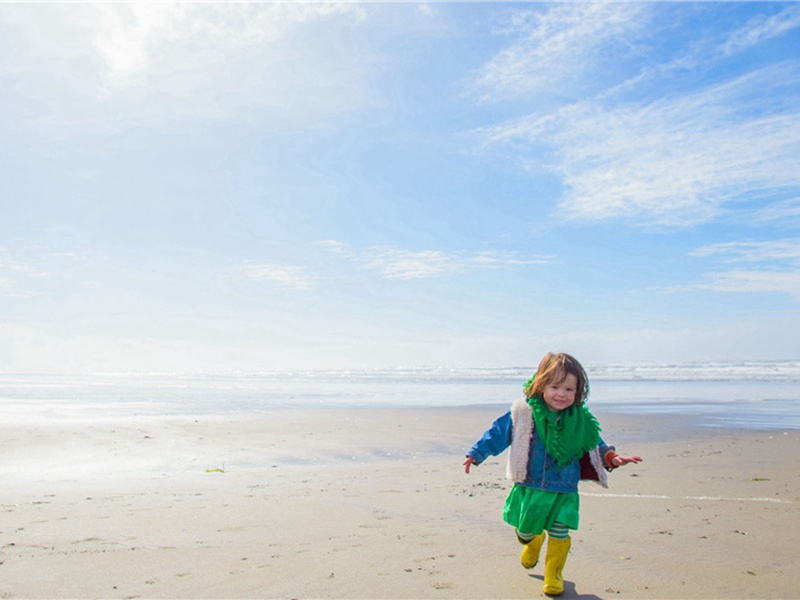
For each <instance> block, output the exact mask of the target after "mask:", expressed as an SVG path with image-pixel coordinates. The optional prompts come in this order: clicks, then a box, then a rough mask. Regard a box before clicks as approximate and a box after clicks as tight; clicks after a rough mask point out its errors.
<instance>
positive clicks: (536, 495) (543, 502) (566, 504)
mask: <svg viewBox="0 0 800 600" xmlns="http://www.w3.org/2000/svg"><path fill="white" fill-rule="evenodd" d="M580 507H581V502H580V497H579V496H578V493H577V492H572V493H561V492H547V491H545V490H535V489H533V488H529V487H525V486H524V485H519V484H514V487H513V488H511V492H510V493H509V494H508V498H507V499H506V505H505V508H504V509H503V520H504V521H505V522H506V523H508V524H509V525H511V526H512V527H516V529H517V531H519V532H521V533H529V534H534V535H539V534H540V533H542V532H543V531H546V530H548V529H550V528H551V527H552V526H553V523H556V522H558V523H563V524H564V525H566V526H567V527H569V528H570V529H577V528H578V525H579V523H580V514H579V513H580Z"/></svg>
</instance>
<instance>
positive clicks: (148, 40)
mask: <svg viewBox="0 0 800 600" xmlns="http://www.w3.org/2000/svg"><path fill="white" fill-rule="evenodd" d="M92 6H93V7H94V8H95V9H96V10H97V11H98V12H99V15H100V19H99V27H98V28H97V30H96V32H95V35H94V38H93V45H94V47H95V49H96V50H97V53H98V55H99V56H100V57H101V58H102V60H103V61H104V63H105V65H106V67H107V69H108V74H109V77H110V78H111V81H112V82H113V83H114V84H122V83H124V82H126V81H128V80H130V78H132V77H136V76H141V75H143V74H146V72H147V71H148V70H149V69H153V68H155V69H162V68H163V67H164V66H165V64H164V63H165V62H166V63H167V64H170V63H171V64H172V66H171V68H175V67H182V68H184V69H185V68H186V67H187V66H188V65H190V64H191V65H197V66H199V65H201V64H203V63H207V61H209V60H210V61H211V64H216V63H217V62H218V61H220V60H222V59H224V57H226V55H227V57H228V58H230V54H231V53H232V52H233V53H237V54H238V53H240V52H243V51H245V52H246V51H247V49H248V48H254V47H259V46H264V45H265V44H269V43H271V42H274V41H276V40H278V39H280V38H281V37H282V36H283V35H285V34H286V33H287V32H289V31H291V30H292V29H293V28H294V27H296V26H298V25H301V24H303V23H307V22H311V21H314V20H317V19H321V18H325V17H329V16H331V15H336V14H343V13H351V14H355V15H357V16H358V15H361V14H362V13H363V10H362V9H361V8H359V7H358V6H357V5H352V4H347V3H280V2H279V3H252V4H238V3H235V4H227V3H188V4H187V3H175V2H163V3H153V2H147V3H130V4H117V3H110V4H109V3H105V2H96V3H93V4H92Z"/></svg>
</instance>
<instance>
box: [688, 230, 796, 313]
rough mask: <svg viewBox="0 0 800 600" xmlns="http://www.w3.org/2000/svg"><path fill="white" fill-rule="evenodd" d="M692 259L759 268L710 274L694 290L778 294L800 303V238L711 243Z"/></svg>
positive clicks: (694, 254)
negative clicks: (718, 260)
mask: <svg viewBox="0 0 800 600" xmlns="http://www.w3.org/2000/svg"><path fill="white" fill-rule="evenodd" d="M691 256H695V257H700V258H707V257H718V258H719V259H720V260H721V261H722V262H724V263H752V264H758V265H759V267H758V268H749V269H733V270H727V271H718V272H712V273H708V274H707V276H706V280H705V281H703V282H701V283H699V284H697V285H696V286H694V287H695V288H699V289H707V290H715V291H720V292H779V293H785V294H790V295H791V296H793V297H795V298H796V299H798V300H800V238H790V239H785V240H770V241H765V242H754V241H738V242H727V243H720V244H711V245H708V246H704V247H702V248H698V249H697V250H695V251H694V252H692V253H691Z"/></svg>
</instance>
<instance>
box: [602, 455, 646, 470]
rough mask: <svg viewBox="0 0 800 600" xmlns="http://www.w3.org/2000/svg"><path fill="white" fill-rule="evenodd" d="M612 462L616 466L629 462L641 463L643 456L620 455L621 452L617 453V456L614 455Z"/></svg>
mask: <svg viewBox="0 0 800 600" xmlns="http://www.w3.org/2000/svg"><path fill="white" fill-rule="evenodd" d="M610 462H611V466H612V467H614V468H616V467H621V466H622V465H627V464H629V463H640V462H642V457H641V456H620V455H619V454H617V455H616V456H612V457H611V461H610Z"/></svg>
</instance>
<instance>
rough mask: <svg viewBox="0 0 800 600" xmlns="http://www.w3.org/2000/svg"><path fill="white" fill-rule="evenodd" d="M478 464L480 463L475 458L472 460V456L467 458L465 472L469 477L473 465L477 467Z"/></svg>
mask: <svg viewBox="0 0 800 600" xmlns="http://www.w3.org/2000/svg"><path fill="white" fill-rule="evenodd" d="M477 464H478V462H477V461H476V460H475V459H474V458H472V457H471V456H468V457H467V460H465V461H464V471H465V472H466V473H467V475H469V468H470V467H471V466H472V465H477Z"/></svg>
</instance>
